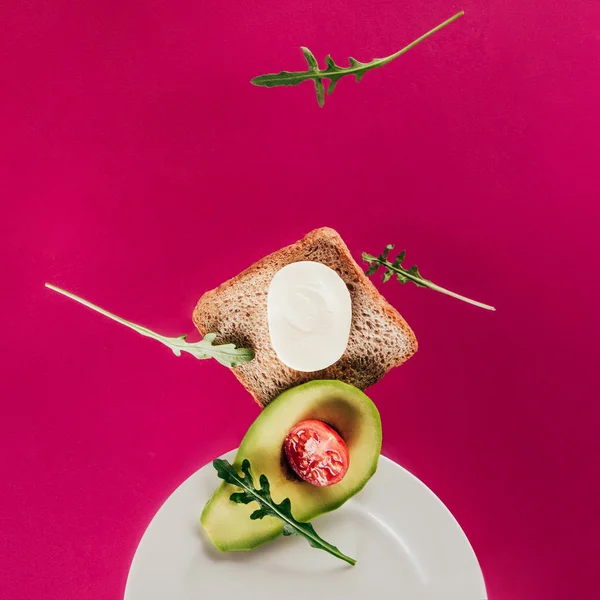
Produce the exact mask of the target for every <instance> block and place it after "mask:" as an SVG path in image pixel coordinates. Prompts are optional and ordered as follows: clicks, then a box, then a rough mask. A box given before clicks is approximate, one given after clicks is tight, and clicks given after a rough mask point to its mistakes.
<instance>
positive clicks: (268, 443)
mask: <svg viewBox="0 0 600 600" xmlns="http://www.w3.org/2000/svg"><path fill="white" fill-rule="evenodd" d="M305 419H317V420H319V421H323V422H324V423H328V424H329V425H330V426H331V427H333V428H334V429H335V430H336V431H337V432H338V433H339V434H340V435H341V436H342V438H343V439H344V441H345V442H346V445H347V446H348V454H349V467H348V471H347V473H346V475H345V476H344V478H343V479H342V481H340V482H339V483H336V484H334V485H331V486H328V487H317V486H314V485H311V484H309V483H306V482H304V481H301V480H299V479H298V478H297V477H294V475H293V473H292V471H291V470H290V468H289V466H288V465H287V463H286V461H285V456H284V453H283V450H282V448H283V442H284V440H285V438H286V436H287V434H288V432H289V430H290V429H291V428H292V427H293V426H294V425H296V424H297V423H299V422H300V421H304V420H305ZM380 452H381V419H380V417H379V411H378V410H377V407H376V406H375V405H374V404H373V402H372V401H371V400H370V399H369V398H368V397H367V396H366V395H365V394H364V393H363V392H361V391H360V390H359V389H357V388H355V387H353V386H351V385H348V384H346V383H342V382H341V381H333V380H328V381H310V382H308V383H305V384H302V385H299V386H298V387H295V388H292V389H290V390H287V391H285V392H283V393H282V394H281V395H280V396H278V397H277V398H276V399H275V400H273V401H272V402H271V403H270V404H268V405H267V407H266V408H265V409H264V410H263V411H262V412H261V413H260V415H259V416H258V418H257V419H256V420H255V421H254V423H253V424H252V425H251V426H250V428H249V429H248V431H247V432H246V435H245V436H244V439H243V440H242V442H241V444H240V447H239V449H238V452H237V454H236V457H235V460H234V462H233V466H234V467H235V468H236V469H237V470H238V472H239V470H240V467H241V464H242V460H244V459H245V458H247V459H248V460H249V461H250V464H251V468H252V474H253V477H254V481H255V483H257V482H258V478H259V475H261V474H263V473H264V474H265V475H266V476H267V477H268V479H269V482H270V484H271V495H272V497H273V500H274V501H275V502H277V503H279V502H281V501H282V500H283V499H284V498H289V499H290V500H291V503H292V514H293V515H294V517H295V518H296V519H297V520H298V521H303V522H306V521H310V520H312V519H314V518H315V517H317V516H319V515H321V514H323V513H326V512H329V511H332V510H335V509H336V508H339V507H340V506H341V505H342V504H344V502H346V501H347V500H348V499H349V498H351V497H352V496H354V495H355V494H356V493H357V492H359V491H360V490H361V489H362V488H363V487H364V486H365V484H366V483H367V481H368V480H369V479H370V478H371V477H372V476H373V474H374V473H375V471H376V470H377V462H378V459H379V454H380ZM239 491H240V490H239V488H237V487H236V486H233V485H230V484H227V483H225V482H223V483H222V484H221V485H220V486H219V488H218V489H217V491H216V492H215V493H214V494H213V496H212V498H211V499H210V501H209V502H208V503H207V504H206V506H205V507H204V510H203V511H202V516H201V518H200V522H201V523H202V526H203V527H204V530H205V531H206V533H207V534H208V536H209V537H210V539H211V541H212V542H213V544H214V545H215V546H216V547H217V548H218V549H219V550H222V551H224V552H225V551H232V550H251V549H252V548H256V547H257V546H260V545H261V544H264V543H265V542H268V541H270V540H273V539H275V538H276V537H278V536H279V535H281V534H282V533H283V523H282V522H281V521H280V520H279V519H277V518H275V517H270V516H268V517H264V518H263V519H261V520H255V521H252V520H250V515H251V514H252V513H253V512H254V511H255V510H256V509H257V508H258V505H257V504H256V503H255V502H252V503H250V504H236V503H234V502H232V501H231V500H230V499H229V497H230V496H231V494H233V493H235V492H239Z"/></svg>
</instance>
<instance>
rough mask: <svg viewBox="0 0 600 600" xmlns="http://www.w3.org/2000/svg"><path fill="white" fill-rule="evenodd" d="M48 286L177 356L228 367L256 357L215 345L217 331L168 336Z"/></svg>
mask: <svg viewBox="0 0 600 600" xmlns="http://www.w3.org/2000/svg"><path fill="white" fill-rule="evenodd" d="M46 287H47V288H50V289H51V290H54V291H55V292H58V293H59V294H62V295H63V296H67V298H71V299H72V300H75V301H76V302H79V303H80V304H83V305H84V306H87V307H88V308H91V309H92V310H95V311H96V312H99V313H100V314H103V315H104V316H105V317H108V318H109V319H112V320H113V321H117V323H121V324H122V325H125V326H126V327H129V329H133V330H134V331H137V332H138V333H139V334H141V335H143V336H146V337H149V338H152V339H154V340H156V341H158V342H160V343H161V344H164V345H165V346H167V348H170V349H171V350H172V351H173V354H175V356H181V353H182V352H188V353H189V354H191V355H192V356H195V357H196V358H199V359H205V358H214V359H215V360H216V361H218V362H219V363H221V364H222V365H224V366H226V367H236V366H237V365H241V364H242V363H246V362H249V361H251V360H252V359H253V358H254V352H253V351H252V350H250V349H247V348H236V347H235V345H234V344H219V345H216V346H215V345H214V344H213V342H214V341H215V338H216V337H217V334H216V333H207V334H206V335H205V336H204V337H203V338H202V339H201V340H200V341H199V342H195V343H193V344H191V343H188V342H186V337H187V335H180V336H179V337H166V336H164V335H160V334H158V333H154V332H153V331H150V330H149V329H146V328H145V327H142V326H141V325H136V324H135V323H131V322H130V321H126V320H125V319H122V318H121V317H117V316H116V315H113V314H112V313H110V312H108V311H107V310H104V309H103V308H100V307H99V306H96V305H95V304H92V303H91V302H88V301H87V300H84V299H83V298H80V297H79V296H76V295H75V294H72V293H71V292H67V291H66V290H63V289H61V288H59V287H56V286H55V285H52V284H51V283H46Z"/></svg>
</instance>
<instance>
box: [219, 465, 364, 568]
mask: <svg viewBox="0 0 600 600" xmlns="http://www.w3.org/2000/svg"><path fill="white" fill-rule="evenodd" d="M213 467H214V468H215V469H216V471H217V475H218V476H219V477H220V478H221V479H223V480H224V481H225V482H227V483H229V484H231V485H235V486H237V487H239V488H241V489H242V490H243V491H241V492H236V493H235V494H231V496H230V497H229V499H230V500H231V501H232V502H236V503H237V504H250V502H256V503H257V504H258V505H259V508H258V509H257V510H255V511H254V512H253V513H252V514H251V515H250V518H251V519H252V520H256V519H262V518H264V517H276V518H277V519H280V520H281V521H282V522H283V535H286V536H288V535H299V536H301V537H303V538H304V539H305V540H306V541H307V542H308V543H309V544H310V545H311V546H312V547H313V548H318V549H319V550H324V551H325V552H329V554H331V555H333V556H335V557H336V558H339V559H341V560H343V561H346V562H347V563H349V564H351V565H355V564H356V561H355V560H354V559H353V558H350V557H349V556H346V555H345V554H342V552H340V551H339V550H338V548H336V547H335V546H333V545H332V544H330V543H328V542H326V541H325V540H324V539H323V538H321V537H320V536H319V535H318V534H317V532H316V531H315V529H314V527H313V526H312V525H311V524H310V523H301V522H300V521H296V519H295V518H294V516H293V515H292V503H291V502H290V499H289V498H285V500H282V501H281V502H280V503H279V504H277V503H276V502H275V501H274V500H273V498H271V486H270V485H269V480H268V479H267V476H266V475H261V476H260V478H259V484H260V487H259V488H256V487H255V485H254V479H253V477H252V473H251V471H250V461H249V460H247V459H244V460H243V461H242V468H241V470H242V473H241V474H239V473H238V472H237V470H236V469H235V468H234V467H233V466H232V465H231V464H230V463H229V462H228V461H226V460H225V459H222V458H217V459H216V460H213Z"/></svg>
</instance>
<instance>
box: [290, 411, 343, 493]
mask: <svg viewBox="0 0 600 600" xmlns="http://www.w3.org/2000/svg"><path fill="white" fill-rule="evenodd" d="M283 448H284V451H285V456H286V458H287V460H288V463H289V465H290V467H291V468H292V469H293V470H294V472H295V473H296V474H297V475H298V477H300V479H302V480H303V481H306V482H307V483H310V484H312V485H316V486H320V487H324V486H328V485H333V484H334V483H339V482H340V481H341V480H342V479H343V477H344V475H345V474H346V471H348V465H349V462H350V460H349V457H348V447H347V446H346V442H344V440H343V439H342V438H341V437H340V435H339V434H338V433H337V431H335V430H334V429H332V428H331V427H330V426H329V425H327V423H323V422H322V421H317V420H314V419H310V420H308V421H302V422H301V423H298V424H297V425H296V426H294V427H292V429H290V431H289V433H288V434H287V436H286V438H285V441H284V443H283Z"/></svg>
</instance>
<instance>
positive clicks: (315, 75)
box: [251, 11, 465, 106]
mask: <svg viewBox="0 0 600 600" xmlns="http://www.w3.org/2000/svg"><path fill="white" fill-rule="evenodd" d="M464 14H465V13H464V12H463V11H460V12H459V13H457V14H456V15H454V16H453V17H450V18H449V19H448V20H446V21H444V22H443V23H441V24H440V25H438V26H437V27H434V28H433V29H432V30H431V31H428V32H427V33H425V34H423V35H422V36H421V37H420V38H418V39H416V40H415V41H414V42H411V43H410V44H408V46H405V47H404V48H402V50H398V52H396V53H394V54H391V55H390V56H386V57H385V58H375V59H374V60H372V61H371V62H368V63H363V62H360V61H358V60H356V59H355V58H352V57H350V59H349V62H350V66H349V67H340V66H339V65H336V64H335V61H334V60H333V58H331V55H329V54H328V55H327V57H326V58H325V63H326V64H327V68H326V69H319V65H318V63H317V59H316V58H315V57H314V55H313V53H312V52H311V51H310V50H309V49H308V48H305V47H304V46H302V47H301V50H302V52H303V53H304V58H305V59H306V62H307V63H308V70H307V71H292V72H290V71H281V72H279V73H270V74H268V75H259V76H258V77H254V79H252V80H251V83H252V84H253V85H257V86H263V87H268V88H272V87H277V86H282V85H285V86H291V85H298V84H300V83H302V82H304V81H311V80H312V81H314V83H315V90H316V93H317V102H318V104H319V106H323V105H324V104H325V89H324V86H323V79H329V86H328V88H327V95H331V94H332V93H333V90H334V89H335V86H336V85H337V82H338V81H339V80H340V79H341V78H342V77H344V76H346V75H354V76H355V77H356V81H357V82H358V81H360V80H361V79H362V78H363V77H364V75H365V73H366V72H367V71H370V70H372V69H378V68H379V67H383V66H384V65H387V64H388V63H390V62H392V61H393V60H394V59H396V58H398V57H399V56H401V55H402V54H404V53H405V52H407V51H408V50H410V49H411V48H414V47H415V46H416V45H417V44H419V43H420V42H422V41H423V40H425V39H426V38H428V37H429V36H430V35H433V34H434V33H436V32H438V31H439V30H440V29H443V28H444V27H445V26H446V25H449V24H450V23H452V22H453V21H456V19H458V18H459V17H462V16H463V15H464Z"/></svg>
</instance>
